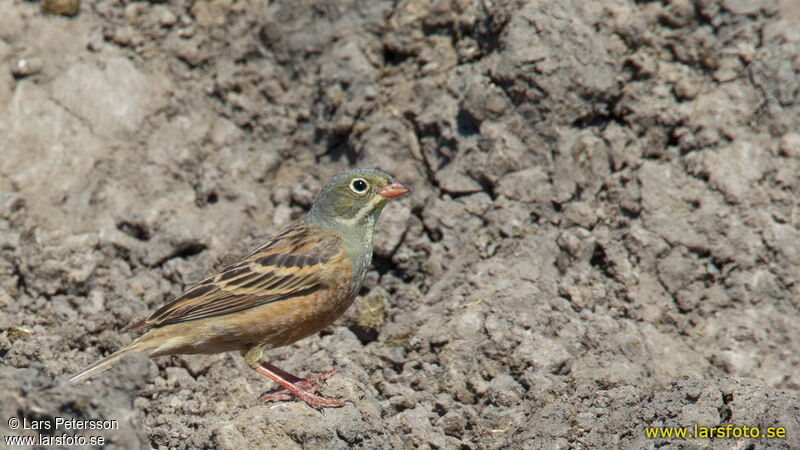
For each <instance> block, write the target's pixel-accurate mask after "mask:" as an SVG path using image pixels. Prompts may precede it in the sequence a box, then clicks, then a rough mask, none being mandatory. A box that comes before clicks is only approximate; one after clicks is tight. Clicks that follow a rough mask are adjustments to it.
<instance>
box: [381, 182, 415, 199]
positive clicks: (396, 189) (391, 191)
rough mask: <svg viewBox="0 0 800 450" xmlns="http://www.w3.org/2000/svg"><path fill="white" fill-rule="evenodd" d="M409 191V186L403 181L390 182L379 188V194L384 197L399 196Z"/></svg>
mask: <svg viewBox="0 0 800 450" xmlns="http://www.w3.org/2000/svg"><path fill="white" fill-rule="evenodd" d="M409 192H411V186H407V185H405V184H403V183H398V182H396V181H395V182H392V184H390V185H388V186H385V187H383V188H382V189H381V191H380V194H381V195H382V196H384V197H386V198H394V197H400V196H401V195H405V194H408V193H409Z"/></svg>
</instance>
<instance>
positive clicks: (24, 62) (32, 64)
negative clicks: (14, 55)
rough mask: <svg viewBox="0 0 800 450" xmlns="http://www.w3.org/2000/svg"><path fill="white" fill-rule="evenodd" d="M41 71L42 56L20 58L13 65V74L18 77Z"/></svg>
mask: <svg viewBox="0 0 800 450" xmlns="http://www.w3.org/2000/svg"><path fill="white" fill-rule="evenodd" d="M41 71H42V59H41V58H20V59H18V60H16V61H15V62H14V63H13V64H12V65H11V74H12V75H14V78H17V79H19V78H25V77H29V76H31V75H36V74H37V73H39V72H41Z"/></svg>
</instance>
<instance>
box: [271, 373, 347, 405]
mask: <svg viewBox="0 0 800 450" xmlns="http://www.w3.org/2000/svg"><path fill="white" fill-rule="evenodd" d="M276 369H277V370H276ZM256 370H257V371H258V372H260V373H262V374H264V375H267V376H268V377H270V378H272V379H273V380H275V381H277V382H278V383H279V384H280V385H281V386H282V387H280V388H278V389H273V390H271V391H267V392H264V393H263V394H261V396H260V397H259V400H260V401H261V402H264V403H267V402H282V401H288V400H293V399H295V398H299V399H301V400H303V401H304V402H306V403H307V404H308V406H311V407H312V408H316V409H322V408H323V407H339V406H344V401H343V400H339V399H335V398H327V397H322V396H320V395H316V392H317V391H318V390H319V389H320V388H321V387H322V385H323V384H324V383H325V380H327V379H328V378H329V377H330V376H331V375H333V374H335V373H336V372H338V371H339V369H338V368H335V369H332V370H329V371H327V372H325V373H323V374H321V375H317V376H314V377H309V378H298V377H295V376H293V375H291V374H289V373H287V372H284V371H283V370H281V369H278V368H277V367H275V366H273V365H271V364H269V363H267V362H262V363H261V364H260V365H259V366H258V367H257V368H256ZM276 376H277V377H279V378H280V379H276Z"/></svg>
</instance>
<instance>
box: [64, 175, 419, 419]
mask: <svg viewBox="0 0 800 450" xmlns="http://www.w3.org/2000/svg"><path fill="white" fill-rule="evenodd" d="M410 191H411V188H410V187H409V186H406V185H404V184H401V183H398V182H397V181H395V180H394V179H393V178H392V176H391V175H389V174H388V173H386V172H383V171H380V170H378V169H352V170H348V171H345V172H342V173H340V174H339V175H336V176H335V177H333V178H332V179H331V180H330V181H329V182H328V183H327V184H326V185H325V187H324V188H323V189H322V191H321V192H320V194H319V196H317V198H316V200H315V201H314V204H313V205H312V206H311V209H310V210H309V212H308V214H306V216H305V218H304V219H302V220H300V221H299V222H297V223H295V224H292V225H290V226H288V227H287V228H285V229H284V230H283V231H281V232H280V233H278V234H277V235H276V236H275V237H273V238H272V239H270V240H269V241H268V242H267V243H265V244H264V245H262V246H261V247H259V248H257V249H256V250H254V251H253V252H252V253H250V254H249V255H247V256H246V257H245V258H243V259H242V260H240V261H238V262H236V263H234V264H231V265H229V266H227V267H225V268H224V269H222V270H220V271H219V272H217V273H215V274H213V275H211V276H209V277H208V278H206V279H204V280H202V281H200V282H199V283H197V284H195V285H194V286H192V287H190V288H189V289H187V290H186V291H185V292H184V293H183V294H181V295H180V296H178V297H177V298H175V299H174V300H173V301H171V302H170V303H168V304H166V305H164V306H163V307H161V308H160V309H158V310H157V311H155V312H154V313H153V314H151V315H150V316H148V317H147V318H145V319H142V320H140V321H138V322H134V323H132V324H130V325H129V326H127V327H125V328H124V329H123V330H122V331H123V332H128V331H140V330H147V331H146V332H145V333H144V334H143V335H141V336H140V337H139V338H137V339H135V340H134V341H133V342H131V343H130V344H128V345H127V346H125V347H123V348H122V349H120V350H118V351H116V352H114V353H112V354H111V355H109V356H108V357H106V358H104V359H102V360H100V361H98V362H96V363H95V364H93V365H92V366H90V367H88V368H86V369H84V370H83V371H81V372H79V373H77V374H75V375H74V376H72V377H71V378H70V382H73V383H77V382H80V381H82V380H85V379H87V378H89V377H91V376H93V375H95V374H97V373H100V372H102V371H104V370H106V369H108V368H109V367H110V366H111V365H112V364H114V363H115V362H117V361H118V360H119V359H120V358H122V357H123V356H124V355H126V354H128V353H130V352H137V353H143V354H145V355H148V356H150V357H155V356H161V355H174V354H197V353H220V352H226V351H234V350H235V351H240V352H242V354H243V355H244V359H245V362H246V363H247V364H248V365H249V366H250V367H251V368H253V369H254V370H256V371H257V372H259V373H261V374H263V375H265V376H267V377H269V378H271V379H272V380H274V381H275V382H277V383H278V384H280V385H281V386H282V388H279V389H276V390H273V391H268V392H265V393H264V394H262V395H261V400H262V401H283V400H289V399H292V398H300V399H302V400H304V401H305V402H306V403H307V404H308V405H310V406H312V407H314V408H317V409H321V408H322V407H326V406H332V407H335V406H342V405H343V404H344V402H343V401H342V400H340V399H332V398H326V397H322V396H319V395H316V394H315V392H316V391H317V390H319V388H320V387H321V386H322V384H323V382H324V381H325V379H327V378H328V377H330V376H331V375H332V374H333V373H335V372H336V370H337V369H334V370H330V371H328V372H326V373H324V374H321V375H318V376H316V377H310V378H299V377H296V376H294V375H292V374H290V373H288V372H285V371H283V370H281V369H280V368H278V367H275V366H274V365H272V364H270V363H268V362H266V361H264V358H263V356H264V352H265V351H266V350H269V349H271V348H276V347H280V346H283V345H288V344H291V343H293V342H295V341H297V340H299V339H302V338H304V337H306V336H309V335H311V334H314V333H316V332H317V331H319V330H321V329H323V328H325V327H326V326H328V325H330V324H331V323H332V322H333V321H334V320H335V319H336V318H337V317H339V316H341V315H342V313H344V311H345V310H346V309H347V308H348V307H349V306H350V305H351V304H352V303H353V300H354V299H355V297H356V294H357V293H358V291H359V290H360V289H361V284H362V283H363V282H364V277H365V276H366V274H367V269H368V268H369V265H370V262H371V261H372V235H373V232H374V230H375V222H376V221H377V220H378V216H379V215H380V213H381V211H382V210H383V208H384V206H386V204H387V202H388V201H389V200H390V199H392V198H395V197H399V196H402V195H405V194H407V193H408V192H410Z"/></svg>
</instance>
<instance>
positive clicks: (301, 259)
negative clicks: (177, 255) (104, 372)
mask: <svg viewBox="0 0 800 450" xmlns="http://www.w3.org/2000/svg"><path fill="white" fill-rule="evenodd" d="M340 250H341V240H340V239H339V238H338V237H337V236H335V235H334V234H332V233H330V232H327V231H324V230H321V229H319V228H313V229H312V228H309V226H308V225H307V224H306V223H304V222H299V223H296V224H294V225H292V226H290V227H288V228H286V229H285V230H283V231H281V232H280V233H279V234H278V235H276V236H275V237H273V238H272V239H271V240H270V241H269V242H267V243H266V244H264V245H262V246H261V247H259V248H258V249H256V250H254V251H253V252H252V253H250V254H249V255H248V256H247V257H246V258H244V259H243V260H241V261H239V262H237V263H235V264H232V265H230V266H228V267H226V268H224V269H222V270H221V271H219V272H217V273H215V274H214V275H211V276H210V277H208V278H206V279H205V280H203V281H201V282H199V283H197V284H196V285H194V286H192V287H191V288H189V289H187V290H186V292H184V293H183V294H181V295H180V296H178V297H177V298H175V300H173V301H171V302H170V303H168V304H166V305H164V306H163V307H161V308H160V309H158V310H157V311H156V312H154V313H153V314H151V315H150V316H149V317H147V318H146V319H144V320H142V321H139V322H137V323H134V324H132V325H131V326H129V327H126V329H124V330H123V331H125V332H127V331H135V330H141V329H144V328H150V327H159V326H163V325H167V324H171V323H177V322H185V321H188V320H198V319H207V318H209V317H215V316H221V315H224V314H231V313H234V312H238V311H242V310H245V309H249V308H253V307H256V306H260V305H264V304H267V303H271V302H276V301H281V300H286V299H289V298H292V297H296V296H303V295H308V294H311V293H312V292H314V291H316V290H317V289H320V288H322V287H324V286H325V283H326V280H325V279H323V273H325V272H326V271H323V270H321V268H322V267H321V266H322V265H324V264H326V263H329V262H331V261H332V260H334V259H336V255H337V254H339V253H340Z"/></svg>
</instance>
